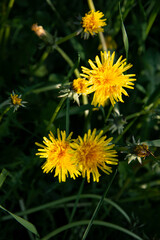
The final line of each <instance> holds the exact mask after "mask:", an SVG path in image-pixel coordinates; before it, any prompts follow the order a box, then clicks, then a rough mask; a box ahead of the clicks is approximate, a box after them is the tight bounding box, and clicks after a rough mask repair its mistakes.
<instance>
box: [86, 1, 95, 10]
mask: <svg viewBox="0 0 160 240" xmlns="http://www.w3.org/2000/svg"><path fill="white" fill-rule="evenodd" d="M88 6H89V8H90V9H91V10H94V11H96V9H95V6H94V3H93V1H92V0H88Z"/></svg>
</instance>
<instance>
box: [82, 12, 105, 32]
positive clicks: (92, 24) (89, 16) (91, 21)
mask: <svg viewBox="0 0 160 240" xmlns="http://www.w3.org/2000/svg"><path fill="white" fill-rule="evenodd" d="M103 16H104V14H103V13H102V12H100V11H96V12H95V11H94V10H91V11H90V12H88V13H86V14H85V16H84V17H82V27H83V29H84V32H85V33H88V34H91V35H92V36H93V35H95V34H97V33H99V32H103V31H104V30H103V28H102V27H104V26H105V25H107V24H106V23H105V21H106V19H101V18H102V17H103Z"/></svg>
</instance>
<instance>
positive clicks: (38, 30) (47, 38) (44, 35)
mask: <svg viewBox="0 0 160 240" xmlns="http://www.w3.org/2000/svg"><path fill="white" fill-rule="evenodd" d="M31 30H32V31H34V32H35V34H36V35H37V36H38V37H39V38H41V39H42V40H43V41H44V42H45V43H47V44H49V45H52V44H53V42H54V41H53V37H52V35H51V34H50V33H49V32H47V31H46V30H45V29H44V28H43V27H42V26H38V25H37V23H34V24H33V25H32V27H31Z"/></svg>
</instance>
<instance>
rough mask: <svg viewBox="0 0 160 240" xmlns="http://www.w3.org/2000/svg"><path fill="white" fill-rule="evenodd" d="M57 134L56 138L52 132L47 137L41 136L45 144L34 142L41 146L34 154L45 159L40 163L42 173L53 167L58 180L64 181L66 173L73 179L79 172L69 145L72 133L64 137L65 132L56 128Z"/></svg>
mask: <svg viewBox="0 0 160 240" xmlns="http://www.w3.org/2000/svg"><path fill="white" fill-rule="evenodd" d="M57 135H58V138H57V139H56V138H55V137H54V136H53V134H52V132H50V134H49V139H47V138H46V137H44V138H43V143H44V144H45V145H41V144H39V143H36V145H38V146H40V147H41V149H38V151H39V153H36V155H39V156H40V158H46V159H47V160H46V162H45V163H44V164H43V165H42V169H43V172H44V173H48V172H53V170H54V169H55V174H54V177H56V176H58V178H59V182H65V181H66V177H68V173H69V174H70V177H71V178H73V179H75V178H76V177H77V176H78V175H80V173H79V171H78V170H77V164H76V161H75V160H73V159H72V155H73V154H72V151H71V147H70V139H71V135H72V133H70V135H69V136H68V137H67V138H66V132H65V131H61V132H60V131H59V129H58V130H57Z"/></svg>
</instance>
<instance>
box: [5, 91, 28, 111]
mask: <svg viewBox="0 0 160 240" xmlns="http://www.w3.org/2000/svg"><path fill="white" fill-rule="evenodd" d="M21 97H22V95H19V96H18V95H17V94H15V93H14V91H12V93H11V95H10V99H9V104H10V106H11V107H13V108H14V111H16V110H17V109H18V108H19V107H20V106H22V107H25V105H24V104H25V103H27V102H26V101H22V98H21Z"/></svg>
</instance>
